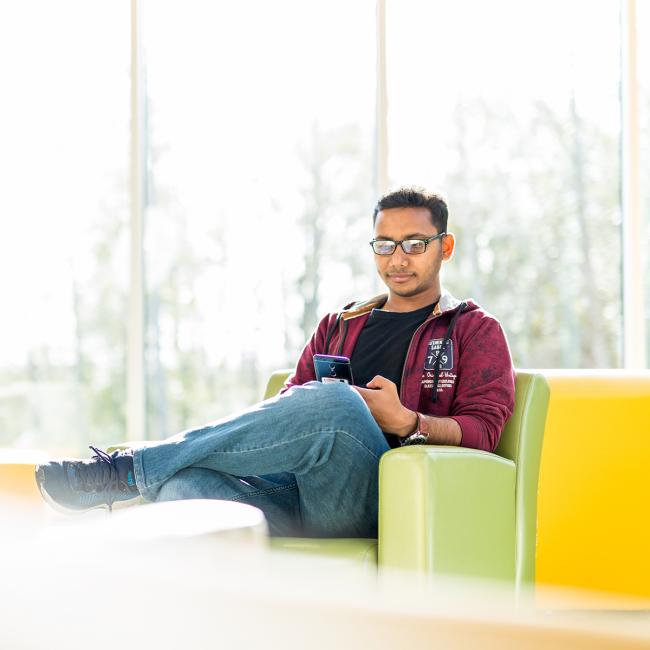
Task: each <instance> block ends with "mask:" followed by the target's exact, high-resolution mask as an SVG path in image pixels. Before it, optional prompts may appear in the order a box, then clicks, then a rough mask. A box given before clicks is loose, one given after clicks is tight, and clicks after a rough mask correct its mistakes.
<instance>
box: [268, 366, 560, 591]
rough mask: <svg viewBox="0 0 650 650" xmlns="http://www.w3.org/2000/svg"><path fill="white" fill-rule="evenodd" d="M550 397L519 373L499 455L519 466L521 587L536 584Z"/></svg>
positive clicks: (275, 383) (275, 387)
mask: <svg viewBox="0 0 650 650" xmlns="http://www.w3.org/2000/svg"><path fill="white" fill-rule="evenodd" d="M291 372H292V371H291V370H276V371H275V372H274V373H273V374H272V375H271V377H270V378H269V381H268V383H267V386H266V392H265V394H264V398H265V399H267V398H269V397H272V396H274V395H276V394H277V393H278V392H279V391H280V389H281V388H282V386H283V384H284V382H285V380H286V378H287V377H288V376H289V374H290V373H291ZM549 393H550V391H549V387H548V383H547V381H546V379H545V378H544V377H543V376H542V375H540V374H538V373H533V372H526V371H523V370H521V371H517V374H516V378H515V409H514V411H513V414H512V417H511V418H510V419H509V420H508V422H507V423H506V426H505V428H504V430H503V433H502V434H501V440H500V441H499V446H498V447H497V448H496V451H495V453H496V454H498V455H499V456H502V457H503V458H508V459H509V460H511V461H513V462H514V463H515V466H516V477H517V478H516V487H515V535H516V539H515V549H516V552H515V581H516V584H517V585H518V586H524V585H527V584H533V583H534V581H535V540H536V530H537V485H538V479H539V465H540V460H541V455H542V441H543V439H544V426H545V423H546V411H547V409H548V400H549Z"/></svg>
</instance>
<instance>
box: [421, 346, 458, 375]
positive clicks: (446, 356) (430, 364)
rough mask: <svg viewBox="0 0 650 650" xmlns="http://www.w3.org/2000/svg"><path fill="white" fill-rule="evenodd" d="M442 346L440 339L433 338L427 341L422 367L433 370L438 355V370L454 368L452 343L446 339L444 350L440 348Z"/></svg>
mask: <svg viewBox="0 0 650 650" xmlns="http://www.w3.org/2000/svg"><path fill="white" fill-rule="evenodd" d="M441 346H442V339H433V340H431V341H429V346H428V348H427V356H426V358H425V360H424V369H425V370H433V369H434V368H435V365H436V359H437V358H438V355H439V354H441V355H442V356H441V357H440V370H453V369H454V344H453V342H452V341H451V339H450V340H449V341H447V344H446V345H445V349H444V350H442V351H441V350H440V347H441Z"/></svg>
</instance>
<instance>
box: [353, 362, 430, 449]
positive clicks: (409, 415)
mask: <svg viewBox="0 0 650 650" xmlns="http://www.w3.org/2000/svg"><path fill="white" fill-rule="evenodd" d="M353 388H354V389H355V390H356V391H357V392H358V393H359V395H361V397H363V399H364V401H365V402H366V404H367V405H368V408H369V409H370V412H371V413H372V416H373V417H374V418H375V420H376V421H377V424H378V425H379V426H380V428H381V430H382V431H383V432H384V433H395V434H397V435H398V436H400V437H404V436H408V435H409V434H410V433H411V432H413V431H414V430H415V427H416V426H417V423H418V422H417V415H416V414H415V412H414V411H411V410H409V409H407V408H406V407H405V406H404V405H403V404H402V402H400V399H399V395H398V394H397V386H396V385H395V384H394V383H393V382H392V381H390V379H386V378H385V377H382V376H381V375H376V376H375V377H373V378H372V380H371V381H369V382H368V383H367V384H366V388H362V387H361V386H353Z"/></svg>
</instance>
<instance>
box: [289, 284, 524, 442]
mask: <svg viewBox="0 0 650 650" xmlns="http://www.w3.org/2000/svg"><path fill="white" fill-rule="evenodd" d="M386 300H387V295H385V294H384V295H381V296H377V297H375V298H372V299H370V300H367V301H364V302H356V303H351V304H349V305H347V306H346V307H345V308H344V309H343V311H341V312H339V313H332V314H328V315H327V316H325V317H324V318H323V319H322V320H321V322H320V323H319V324H318V327H317V328H316V331H315V332H314V334H313V335H312V337H311V339H310V340H309V341H308V342H307V344H306V345H305V348H304V350H303V351H302V354H301V355H300V358H299V359H298V363H297V365H296V369H295V371H294V373H293V374H292V375H291V376H290V377H289V378H288V379H287V382H286V384H285V387H284V388H283V392H284V391H286V390H288V389H289V388H291V387H292V386H297V385H301V384H304V383H306V382H308V381H313V380H315V379H316V375H315V373H314V363H313V356H314V354H338V355H343V356H346V357H351V356H352V350H353V349H354V346H355V345H356V343H357V339H358V338H359V334H360V332H361V330H362V329H363V326H364V325H365V324H366V321H367V320H368V316H369V315H370V312H371V311H372V310H373V309H374V308H380V307H381V306H382V305H384V303H385V302H386ZM458 312H460V313H458ZM454 315H457V316H456V319H455V321H454V323H453V324H452V329H451V332H449V329H450V327H449V326H450V323H451V321H452V319H453V318H454ZM447 338H448V339H449V341H450V342H447V343H446V344H445V345H444V347H445V349H444V350H443V351H442V355H441V356H440V361H439V362H438V366H439V368H438V370H437V372H436V359H437V357H438V356H439V354H440V348H441V346H442V345H443V342H444V341H445V340H446V339H447ZM436 375H438V376H437V378H436ZM436 380H437V381H436ZM436 384H437V388H436V393H435V394H436V397H435V398H434V392H433V388H434V385H436ZM514 395H515V384H514V368H513V365H512V359H511V357H510V350H509V348H508V343H507V341H506V337H505V335H504V333H503V330H502V329H501V325H500V324H499V322H498V321H497V320H496V318H494V317H493V316H491V315H490V314H488V313H487V312H485V311H484V310H483V309H481V308H480V307H479V306H478V305H477V304H476V303H474V302H472V301H471V300H468V301H465V302H463V303H461V302H460V301H459V300H457V299H456V298H454V297H452V296H451V295H450V294H449V293H446V292H443V294H442V296H441V298H440V300H439V302H438V304H437V305H436V308H435V309H434V310H433V312H432V313H431V315H430V316H429V317H428V318H427V319H426V320H425V321H424V323H422V325H420V327H418V329H417V330H416V331H415V333H414V335H413V338H412V339H411V343H410V345H409V348H408V352H407V354H406V361H405V363H404V370H403V373H402V385H401V389H400V400H401V402H402V404H403V405H404V406H406V407H407V408H409V409H411V410H413V411H419V412H420V413H424V414H426V415H434V416H439V417H451V418H453V419H454V420H456V422H458V424H459V426H460V429H461V432H462V440H461V443H460V444H461V446H462V447H472V448H474V449H483V450H485V451H494V449H495V448H496V446H497V444H498V443H499V437H500V436H501V431H502V430H503V425H504V424H505V422H506V420H507V419H508V418H509V417H510V416H511V415H512V410H513V407H514Z"/></svg>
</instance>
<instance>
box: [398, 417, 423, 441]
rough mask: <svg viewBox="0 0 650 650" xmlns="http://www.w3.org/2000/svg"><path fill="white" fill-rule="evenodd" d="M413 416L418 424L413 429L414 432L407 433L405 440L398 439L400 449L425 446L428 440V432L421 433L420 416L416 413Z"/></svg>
mask: <svg viewBox="0 0 650 650" xmlns="http://www.w3.org/2000/svg"><path fill="white" fill-rule="evenodd" d="M415 415H416V416H417V418H418V423H417V425H416V427H415V431H414V432H413V433H409V435H408V436H406V438H401V439H400V444H401V445H402V447H405V446H406V445H426V444H427V440H429V433H428V431H422V416H421V415H420V414H419V413H418V412H417V411H416V412H415Z"/></svg>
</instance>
